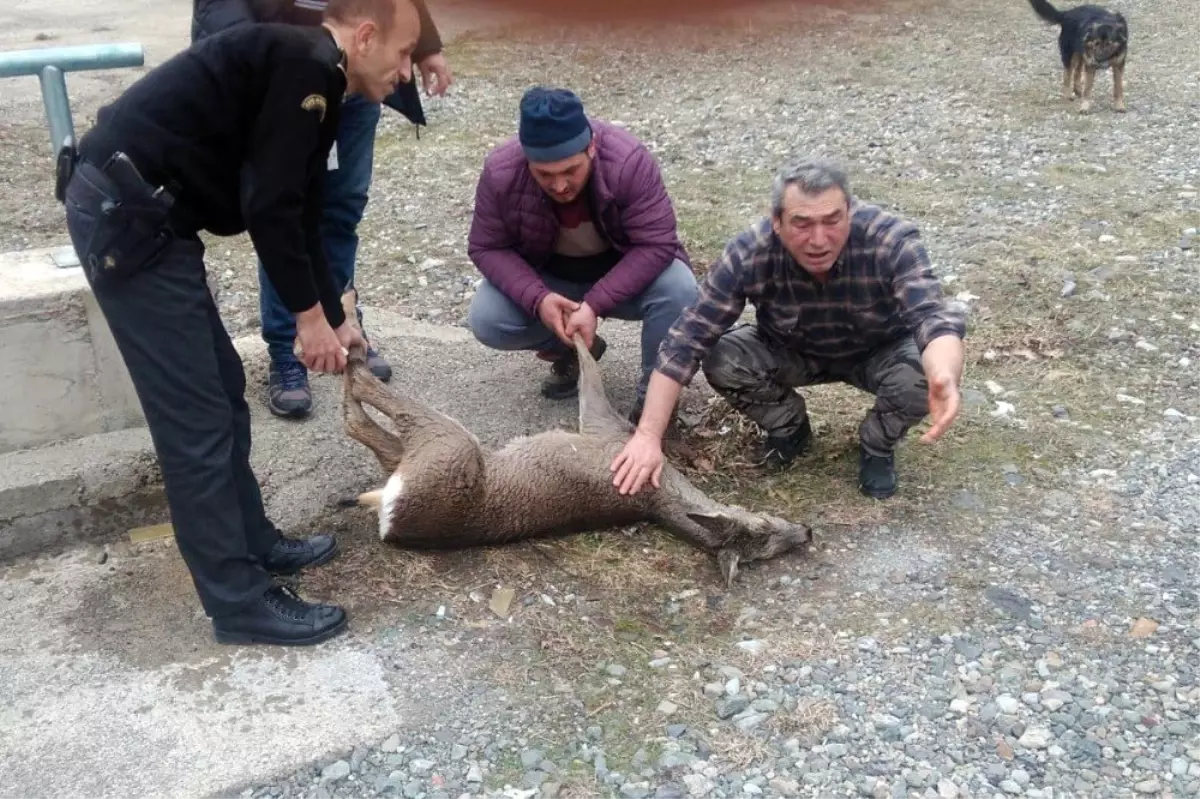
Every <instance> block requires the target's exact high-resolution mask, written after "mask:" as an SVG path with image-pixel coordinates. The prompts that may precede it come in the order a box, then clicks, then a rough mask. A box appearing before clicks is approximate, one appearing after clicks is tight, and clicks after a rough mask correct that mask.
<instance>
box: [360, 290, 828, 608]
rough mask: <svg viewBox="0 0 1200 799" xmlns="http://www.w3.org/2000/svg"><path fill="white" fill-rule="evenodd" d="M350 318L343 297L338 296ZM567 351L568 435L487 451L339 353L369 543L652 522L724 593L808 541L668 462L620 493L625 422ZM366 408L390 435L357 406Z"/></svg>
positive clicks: (476, 541) (592, 371)
mask: <svg viewBox="0 0 1200 799" xmlns="http://www.w3.org/2000/svg"><path fill="white" fill-rule="evenodd" d="M343 304H344V305H345V307H346V318H347V319H350V320H352V321H353V320H355V319H356V315H355V311H354V296H353V290H351V291H348V292H347V293H346V295H345V296H344V297H343ZM574 343H575V349H576V351H577V352H578V353H579V361H580V377H579V432H577V433H576V432H570V431H567V430H550V431H547V432H544V433H539V434H537V435H534V436H525V437H519V438H516V439H513V440H511V441H509V442H508V443H507V444H506V445H505V446H503V447H502V448H500V449H498V450H494V451H487V450H485V449H484V448H483V447H482V446H481V445H480V443H479V440H478V439H477V438H476V437H475V436H474V435H473V434H472V433H470V432H469V431H468V430H467V429H466V428H465V427H463V425H461V424H460V423H459V422H457V421H456V420H454V419H452V418H451V417H449V416H447V415H446V414H443V413H440V412H438V411H436V410H434V409H433V408H430V407H428V406H426V405H424V404H423V403H421V402H418V401H416V400H414V399H412V398H410V397H405V396H402V395H400V394H398V393H395V392H394V391H392V390H390V389H389V388H388V387H386V386H385V385H384V384H383V383H382V382H380V381H379V379H378V378H376V377H375V376H374V375H373V374H372V373H371V371H370V370H369V369H368V368H367V364H366V353H365V351H363V350H362V349H361V348H356V349H357V350H358V351H353V350H352V351H351V352H350V353H349V356H348V362H347V365H346V369H345V372H344V373H343V381H344V382H343V389H344V421H345V429H346V432H347V433H348V434H349V436H350V437H351V438H353V439H355V440H356V441H358V442H360V443H361V444H363V445H365V446H366V447H367V448H368V449H370V450H371V451H372V452H373V453H374V454H375V457H376V458H377V459H378V460H379V463H380V465H381V466H382V467H383V470H384V472H385V473H386V474H387V475H388V478H387V481H386V483H385V485H384V486H383V487H382V488H380V489H378V490H375V491H369V492H367V493H364V494H360V495H358V496H356V497H353V498H348V499H345V500H342V501H341V502H340V503H339V504H340V505H342V506H343V507H350V506H365V507H370V508H374V509H377V511H378V518H379V535H380V537H381V538H382V539H383V540H384V541H385V542H387V543H389V544H394V545H396V546H399V547H403V548H411V549H442V550H445V549H458V548H465V547H472V546H488V545H496V544H505V543H509V542H515V541H520V540H524V539H530V538H536V537H547V536H561V535H569V534H574V533H582V532H589V531H596V530H604V529H608V528H612V527H618V526H623V525H629V524H634V523H636V522H653V523H656V524H659V525H661V526H662V527H664V528H665V529H666V530H668V531H669V532H671V533H672V534H674V535H676V536H677V537H679V538H681V539H682V540H684V541H686V542H687V543H689V544H691V545H692V546H694V547H697V548H699V549H701V550H703V551H705V552H708V553H710V554H713V555H715V556H716V559H717V563H718V565H719V568H720V570H721V573H722V574H723V575H724V578H725V583H726V586H727V587H729V586H731V585H732V582H733V579H734V576H735V575H736V574H737V570H738V564H740V563H747V562H751V561H761V560H767V559H769V558H774V557H776V556H778V555H781V554H783V553H785V552H789V551H791V550H794V549H798V548H802V547H805V546H806V545H808V544H810V543H811V542H812V530H811V529H810V528H809V527H808V526H807V525H804V524H799V523H795V522H789V521H787V520H785V519H780V518H778V517H775V516H771V515H767V514H758V513H751V512H749V511H747V510H745V509H743V508H741V507H739V506H737V505H724V504H722V503H719V502H717V501H715V500H713V499H711V498H710V497H708V496H706V495H705V494H704V493H703V492H702V491H700V490H699V489H697V488H696V487H695V486H694V485H692V483H691V482H689V481H688V479H687V478H686V477H684V476H683V474H681V473H680V472H679V471H677V470H676V469H675V468H673V467H672V466H671V465H670V463H665V464H664V465H663V470H662V477H661V482H660V487H659V488H657V489H655V488H654V487H653V486H651V485H647V486H646V488H644V489H642V490H641V491H639V492H638V493H637V494H634V495H632V496H628V495H622V494H620V493H619V492H618V491H617V489H616V487H615V486H614V485H613V482H612V473H611V471H610V468H609V465H610V464H611V463H612V461H613V459H614V458H615V457H616V455H617V453H619V452H620V451H621V449H622V447H624V445H625V442H626V441H627V440H628V438H629V436H630V435H631V434H632V432H633V426H632V425H631V424H630V423H629V422H628V421H627V420H626V419H624V418H622V417H621V416H620V415H619V414H618V413H617V412H616V411H615V410H613V408H612V406H611V405H610V404H609V401H608V397H607V396H606V394H605V391H604V385H603V382H602V379H601V375H600V369H599V367H598V365H597V364H596V361H595V360H594V359H593V358H592V356H591V353H590V352H589V351H588V348H587V346H585V344H584V342H583V339H582V337H580V336H579V335H576V336H575V341H574ZM364 405H368V406H370V407H373V408H375V409H376V410H377V411H379V412H380V413H382V414H383V415H384V416H386V417H387V418H388V419H389V420H390V422H391V424H392V426H394V428H395V431H394V432H393V431H391V430H387V429H386V428H384V427H383V426H381V425H380V424H379V423H377V422H376V421H375V420H374V419H373V418H372V417H371V416H370V415H368V413H367V412H366V410H365V409H364V407H363V406H364Z"/></svg>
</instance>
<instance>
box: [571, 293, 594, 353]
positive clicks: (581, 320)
mask: <svg viewBox="0 0 1200 799" xmlns="http://www.w3.org/2000/svg"><path fill="white" fill-rule="evenodd" d="M598 323H599V322H598V320H597V319H596V312H595V311H593V310H592V306H590V305H588V304H587V303H586V302H581V303H580V304H579V307H578V308H576V309H575V310H574V312H572V313H571V315H570V316H568V317H567V324H566V331H565V332H566V334H567V338H569V339H573V338H574V337H575V333H576V332H578V333H579V334H580V335H581V336H583V343H584V344H586V345H587V348H588V349H589V350H590V349H591V348H592V341H594V340H595V338H596V325H597V324H598Z"/></svg>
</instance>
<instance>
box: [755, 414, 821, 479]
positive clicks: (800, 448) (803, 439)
mask: <svg viewBox="0 0 1200 799" xmlns="http://www.w3.org/2000/svg"><path fill="white" fill-rule="evenodd" d="M810 444H812V423H811V422H809V421H808V417H807V416H805V417H804V421H803V422H801V423H800V427H798V428H796V432H794V433H792V434H791V435H787V436H767V440H766V443H764V444H763V465H764V466H766V467H767V468H768V469H786V468H787V467H788V466H791V465H792V461H794V460H795V459H796V458H797V457H799V456H801V455H803V454H804V453H805V452H808V447H809V445H810Z"/></svg>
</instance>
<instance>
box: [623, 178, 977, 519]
mask: <svg viewBox="0 0 1200 799" xmlns="http://www.w3.org/2000/svg"><path fill="white" fill-rule="evenodd" d="M772 193H773V196H772V214H771V217H770V218H766V219H763V220H761V221H760V222H758V223H756V224H755V225H754V226H752V227H751V228H749V229H748V230H746V231H744V232H743V233H741V234H739V235H738V236H736V237H735V238H734V239H732V240H731V241H730V242H729V243H728V244H727V245H726V247H725V251H724V253H723V254H722V255H721V257H720V258H719V259H718V260H717V261H716V263H714V264H713V266H712V268H711V269H710V270H709V272H708V275H707V276H706V278H705V280H704V281H703V283H702V284H701V287H700V296H699V299H698V300H697V302H696V303H695V304H694V305H693V306H691V307H690V308H688V309H686V310H685V311H684V313H683V314H682V315H681V316H680V318H679V320H678V322H676V323H675V325H674V326H673V327H672V328H671V330H670V332H669V333H668V334H667V337H666V340H665V341H664V342H663V346H662V350H661V352H660V354H659V359H658V362H657V367H656V369H655V374H654V376H653V378H652V379H651V381H650V389H649V393H648V396H647V400H646V410H645V412H644V414H643V415H642V419H641V422H640V424H639V425H638V427H637V430H636V431H635V433H634V434H633V436H632V437H631V438H630V440H629V442H628V443H627V444H626V446H625V448H624V450H622V452H621V453H620V454H619V455H618V456H617V457H616V459H615V460H614V461H613V463H612V469H613V472H614V485H616V486H618V488H619V489H620V491H621V492H622V493H634V492H636V491H638V490H639V489H641V487H642V486H643V485H644V484H645V482H646V481H647V480H650V481H651V482H652V484H653V485H654V486H656V487H657V486H658V479H659V474H660V473H661V469H662V444H661V439H662V433H663V430H664V429H665V426H666V421H667V419H668V417H669V415H670V413H671V411H672V409H673V408H674V406H675V403H676V401H677V399H678V397H679V392H680V391H681V388H682V386H683V385H686V384H687V383H688V382H689V381H690V380H691V378H692V377H693V376H694V374H695V372H696V370H697V368H698V367H699V366H700V365H701V362H702V367H703V369H704V375H705V377H706V378H707V380H708V382H709V384H710V385H711V386H712V387H713V389H714V390H716V391H717V392H718V393H719V394H721V395H722V396H723V397H724V398H725V399H726V400H727V401H728V402H729V404H730V405H732V406H733V407H734V408H735V409H737V410H738V411H741V412H742V413H744V414H745V415H746V416H748V417H749V418H751V419H752V420H754V421H755V422H757V423H758V425H759V427H761V428H762V429H763V430H764V431H765V432H766V443H765V447H764V449H765V452H764V461H765V462H766V463H767V464H768V465H769V466H773V467H781V466H787V465H789V464H791V463H792V461H793V460H794V459H795V458H796V457H797V456H798V455H800V454H801V453H803V452H804V451H805V450H806V449H807V447H808V446H809V443H810V441H811V439H812V426H811V425H810V423H809V420H808V414H807V411H806V409H805V404H804V398H803V397H802V396H801V395H800V394H799V393H798V392H796V391H795V390H794V389H795V388H797V387H799V386H810V385H815V384H819V383H830V382H842V383H848V384H850V385H852V386H855V387H856V388H859V389H862V390H863V391H866V392H869V393H871V394H873V395H874V396H875V404H874V407H872V408H871V410H870V411H869V412H868V413H867V415H866V417H865V418H864V419H863V421H862V424H861V425H860V427H859V442H860V444H859V447H860V449H859V489H860V490H861V491H862V492H863V493H864V494H866V495H867V496H870V497H875V498H878V499H884V498H887V497H890V496H891V495H892V494H894V493H895V491H896V474H895V466H894V460H893V451H894V449H895V447H896V445H897V443H899V441H900V440H901V439H902V438H903V437H904V436H905V434H906V433H907V432H908V430H909V428H910V427H912V426H913V425H915V424H916V423H918V422H919V421H921V420H922V419H923V418H924V417H925V416H926V415H930V414H932V417H933V425H932V427H931V428H930V429H929V431H928V432H926V434H925V435H924V436H923V437H922V439H921V440H922V441H924V442H927V443H928V442H932V441H936V440H937V439H938V438H939V437H941V435H942V434H943V433H944V432H945V431H946V429H947V428H948V427H949V426H950V424H951V422H952V421H953V420H954V418H955V416H956V415H957V414H958V409H959V402H960V398H959V390H958V386H959V382H960V380H961V377H962V370H963V338H964V337H965V335H966V320H965V318H964V317H963V315H962V314H960V313H959V312H958V311H956V310H954V309H952V308H951V307H949V306H948V305H947V303H946V301H945V299H944V297H943V296H942V290H941V285H940V283H939V281H938V280H937V278H936V277H934V275H933V271H932V269H931V267H930V263H929V257H928V255H927V254H926V252H925V248H924V247H923V245H922V244H921V241H920V238H919V234H918V230H917V228H916V226H915V225H913V224H912V223H910V222H907V221H905V220H903V219H901V218H899V217H896V216H894V215H892V214H890V213H888V212H886V211H884V210H882V209H880V208H879V207H877V206H874V205H870V204H867V203H864V202H862V201H860V200H858V199H857V198H854V197H853V196H852V195H851V193H850V189H849V186H848V182H847V179H846V176H845V173H844V172H843V171H842V169H841V168H840V167H839V166H838V165H836V164H834V163H832V162H830V161H827V160H825V159H811V160H806V161H801V162H798V163H793V164H789V165H788V166H786V167H784V169H782V170H781V171H780V172H779V174H778V175H777V176H776V178H775V183H774V186H773V192H772ZM747 300H749V301H750V302H751V303H752V304H753V305H754V306H755V310H756V320H755V323H754V324H746V325H741V326H737V327H733V324H734V322H735V321H736V320H737V319H738V317H739V316H740V315H741V313H742V310H743V309H744V308H745V304H746V301H747Z"/></svg>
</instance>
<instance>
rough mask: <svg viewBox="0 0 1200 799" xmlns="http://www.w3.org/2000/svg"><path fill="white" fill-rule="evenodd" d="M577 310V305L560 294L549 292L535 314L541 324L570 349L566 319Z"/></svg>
mask: <svg viewBox="0 0 1200 799" xmlns="http://www.w3.org/2000/svg"><path fill="white" fill-rule="evenodd" d="M578 309H579V303H577V302H575V301H574V300H569V299H567V298H566V297H564V296H563V295H561V294H555V293H554V292H551V293H549V294H547V295H546V296H545V297H543V298H542V301H541V302H539V303H538V307H537V313H538V318H539V319H541V320H542V324H544V325H545V326H546V327H547V328H549V329H550V330H551V331H553V333H554V335H556V336H558V337H559V339H561V340H562V342H563V343H564V344H566V345H567V346H568V347H570V346H571V337H570V336H568V335H567V318H568V317H569V316H570V315H571V314H573V313H574V312H575V311H577V310H578Z"/></svg>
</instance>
